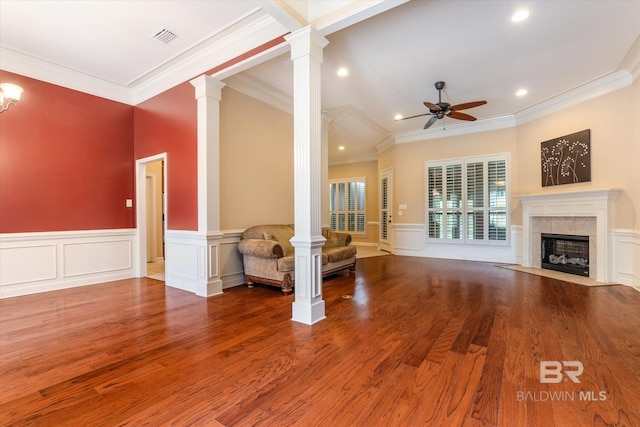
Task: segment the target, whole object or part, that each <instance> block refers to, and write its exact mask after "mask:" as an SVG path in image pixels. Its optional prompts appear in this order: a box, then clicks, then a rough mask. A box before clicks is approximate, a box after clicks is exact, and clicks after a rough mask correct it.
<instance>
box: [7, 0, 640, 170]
mask: <svg viewBox="0 0 640 427" xmlns="http://www.w3.org/2000/svg"><path fill="white" fill-rule="evenodd" d="M521 6H526V7H527V8H528V9H529V11H530V17H529V19H527V20H526V21H524V22H521V23H518V24H514V23H512V22H511V20H510V17H511V15H512V13H513V12H514V11H515V10H516V9H517V8H518V7H521ZM307 23H311V25H313V26H314V27H316V28H318V29H319V30H320V31H321V33H323V34H325V35H326V37H327V38H328V40H329V41H330V43H329V45H328V46H327V47H326V48H325V49H324V64H323V76H322V89H323V90H322V107H323V110H324V111H326V112H327V113H328V117H331V118H333V119H334V121H333V122H332V124H331V130H330V146H329V150H330V159H331V161H332V163H339V162H347V161H355V160H363V159H373V158H375V157H376V153H377V152H376V150H375V149H374V147H375V146H376V145H378V144H381V143H384V141H388V140H389V137H390V136H394V137H395V139H396V140H402V139H403V138H404V139H405V140H411V138H413V137H415V138H417V139H424V138H425V137H429V136H430V135H435V134H438V135H444V134H443V126H445V127H446V128H447V132H451V131H454V132H455V131H458V132H467V131H478V130H482V129H487V128H490V127H491V126H503V125H504V124H498V125H496V123H511V125H512V124H513V123H514V121H515V120H516V119H518V118H519V117H520V118H521V117H524V116H526V115H527V114H530V113H531V112H532V111H538V110H542V109H545V108H546V109H547V110H550V109H552V108H553V107H551V105H553V103H554V102H556V103H557V100H564V102H567V101H566V99H567V96H568V95H569V94H576V93H578V94H580V96H583V97H585V96H595V95H597V94H598V93H601V92H602V90H605V89H606V90H611V88H617V87H620V86H623V85H627V84H629V83H630V82H631V80H632V79H634V78H637V77H638V73H639V71H638V69H639V68H640V66H639V65H638V64H639V62H640V58H639V57H640V0H625V1H612V0H607V1H595V0H585V1H525V2H522V1H502V0H500V1H482V0H478V1H458V0H450V1H428V0H413V1H410V2H405V0H396V1H386V2H381V1H377V0H359V1H355V0H348V1H327V0H309V1H301V0H296V1H286V2H285V1H264V0H256V1H248V0H247V1H223V0H218V1H167V0H165V1H141V0H138V1H8V0H1V1H0V49H1V50H0V54H1V55H0V67H1V68H2V69H5V70H8V71H12V72H16V73H19V74H23V75H27V76H29V77H33V78H37V79H41V80H45V81H50V82H52V83H55V84H60V85H62V86H66V87H70V88H73V89H77V90H83V91H85V92H88V93H92V94H95V95H98V96H103V97H106V98H110V99H114V100H117V101H120V102H126V103H130V104H132V105H135V104H137V103H139V102H141V101H143V100H145V99H148V98H149V97H151V96H154V95H156V94H158V93H160V92H162V91H164V90H166V89H168V88H169V87H172V86H174V85H176V84H179V83H182V82H184V81H186V80H189V79H191V78H193V77H195V76H197V75H199V74H201V73H203V72H207V71H208V70H211V69H212V68H214V67H216V66H217V65H220V64H222V63H224V62H226V61H229V60H230V59H232V58H234V57H236V56H238V55H239V54H240V53H242V52H245V51H248V50H250V49H253V48H255V47H257V46H260V45H262V44H263V43H265V42H267V41H270V40H273V39H275V38H277V37H279V36H281V35H283V34H285V33H287V32H289V31H294V30H296V29H297V28H301V27H302V26H304V25H306V24H307ZM161 28H167V29H168V30H170V31H172V32H174V33H176V34H177V35H178V37H177V38H176V39H174V40H173V41H171V42H170V43H168V44H164V43H162V42H160V41H157V40H154V39H153V38H152V37H151V36H152V35H153V34H154V33H155V32H157V31H158V30H160V29H161ZM341 66H344V67H347V68H348V69H349V72H350V73H349V76H347V77H346V78H340V77H338V76H337V75H336V74H335V73H336V70H337V69H338V68H339V67H341ZM215 76H216V77H218V78H221V79H224V81H225V82H226V83H227V84H229V86H231V87H233V88H236V89H238V90H241V91H243V92H245V93H247V94H251V95H252V96H255V97H257V98H259V99H262V100H264V101H266V102H269V103H271V104H272V105H275V106H277V107H278V108H281V109H283V110H287V111H291V99H292V90H293V78H292V63H291V61H290V60H289V56H288V47H287V45H286V43H283V44H281V45H279V46H275V47H274V48H271V49H269V50H267V51H264V52H263V53H261V54H260V55H257V56H256V57H254V58H253V59H250V60H247V61H244V62H242V63H239V64H236V65H235V66H234V67H232V68H230V69H227V70H225V71H223V72H220V73H217V74H216V75H215ZM439 80H444V81H445V82H446V87H445V90H444V91H443V101H447V102H450V103H451V104H458V103H463V102H469V101H475V100H487V101H488V103H487V104H486V105H483V106H480V107H476V108H474V109H470V110H465V111H464V112H466V113H468V114H471V115H473V116H476V117H477V118H478V121H477V122H473V123H471V122H461V121H458V120H454V119H445V120H439V121H438V122H437V123H436V124H435V125H434V126H433V127H432V128H431V129H429V130H428V131H423V130H422V127H423V125H424V123H425V122H426V120H427V119H428V117H420V118H415V119H410V120H405V121H399V122H396V121H394V120H393V116H394V115H395V114H397V113H400V114H403V115H405V116H409V115H416V114H422V113H426V112H427V109H426V107H424V106H423V104H422V102H423V101H431V102H436V101H438V98H437V95H438V94H437V91H436V89H435V88H434V83H435V82H436V81H439ZM521 87H526V88H527V89H528V90H529V94H528V95H527V96H525V97H522V98H517V97H516V96H515V92H516V90H517V89H519V88H521ZM603 88H605V89H603ZM607 88H608V89H607ZM547 107H548V108H547ZM483 126H484V127H483ZM487 126H489V127H487ZM465 129H467V130H465ZM340 145H342V146H344V147H345V150H344V151H339V150H338V146H340Z"/></svg>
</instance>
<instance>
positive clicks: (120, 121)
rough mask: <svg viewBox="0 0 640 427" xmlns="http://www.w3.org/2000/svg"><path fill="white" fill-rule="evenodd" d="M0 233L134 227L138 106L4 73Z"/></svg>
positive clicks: (0, 117) (0, 128)
mask: <svg viewBox="0 0 640 427" xmlns="http://www.w3.org/2000/svg"><path fill="white" fill-rule="evenodd" d="M0 81H2V82H7V83H15V84H18V85H20V86H22V88H23V89H24V93H23V94H22V99H21V100H20V102H19V103H18V105H15V106H12V107H11V108H10V109H9V110H8V111H5V112H4V113H2V114H0V232H2V233H15V232H30V231H64V230H92V229H112V228H132V227H135V215H134V210H133V209H132V208H127V207H126V205H125V200H126V199H133V196H134V185H135V184H134V176H135V175H134V165H135V162H134V158H133V107H131V106H128V105H125V104H121V103H118V102H114V101H110V100H106V99H103V98H99V97H96V96H92V95H87V94H85V93H81V92H77V91H74V90H70V89H66V88H63V87H60V86H56V85H52V84H49V83H45V82H42V81H39V80H34V79H31V78H28V77H24V76H20V75H16V74H12V73H8V72H5V71H0Z"/></svg>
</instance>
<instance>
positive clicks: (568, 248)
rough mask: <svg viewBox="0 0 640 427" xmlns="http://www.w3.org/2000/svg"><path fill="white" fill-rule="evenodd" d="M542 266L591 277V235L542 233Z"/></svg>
mask: <svg viewBox="0 0 640 427" xmlns="http://www.w3.org/2000/svg"><path fill="white" fill-rule="evenodd" d="M541 238H542V239H541V240H542V251H541V254H542V260H541V265H542V268H546V269H549V270H555V271H562V272H564V273H569V274H576V275H578V276H585V277H589V236H572V235H566V234H546V233H542V236H541Z"/></svg>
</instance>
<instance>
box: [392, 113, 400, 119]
mask: <svg viewBox="0 0 640 427" xmlns="http://www.w3.org/2000/svg"><path fill="white" fill-rule="evenodd" d="M393 120H402V114H396V115H395V116H393Z"/></svg>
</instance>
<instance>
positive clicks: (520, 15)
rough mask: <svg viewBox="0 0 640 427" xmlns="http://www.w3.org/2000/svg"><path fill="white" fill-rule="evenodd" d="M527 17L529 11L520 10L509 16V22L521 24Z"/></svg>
mask: <svg viewBox="0 0 640 427" xmlns="http://www.w3.org/2000/svg"><path fill="white" fill-rule="evenodd" d="M528 17H529V11H528V10H527V9H520V10H518V11H516V13H514V14H513V15H511V21H513V22H522V21H524V20H525V19H527V18H528Z"/></svg>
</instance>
